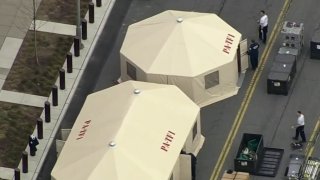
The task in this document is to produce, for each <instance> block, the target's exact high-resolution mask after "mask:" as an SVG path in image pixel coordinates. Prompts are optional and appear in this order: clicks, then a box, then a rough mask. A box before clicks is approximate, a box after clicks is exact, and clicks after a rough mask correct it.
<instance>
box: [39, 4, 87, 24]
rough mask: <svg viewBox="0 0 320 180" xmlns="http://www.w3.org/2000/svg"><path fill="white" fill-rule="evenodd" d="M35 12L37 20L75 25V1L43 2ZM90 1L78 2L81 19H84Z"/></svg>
mask: <svg viewBox="0 0 320 180" xmlns="http://www.w3.org/2000/svg"><path fill="white" fill-rule="evenodd" d="M42 2H44V3H41V4H40V6H39V8H38V10H37V19H39V20H44V21H52V22H59V23H64V24H73V25H76V17H77V11H76V10H77V1H76V0H45V1H42ZM89 2H91V0H80V7H81V11H80V12H81V17H82V18H84V16H85V14H86V12H87V9H88V3H89Z"/></svg>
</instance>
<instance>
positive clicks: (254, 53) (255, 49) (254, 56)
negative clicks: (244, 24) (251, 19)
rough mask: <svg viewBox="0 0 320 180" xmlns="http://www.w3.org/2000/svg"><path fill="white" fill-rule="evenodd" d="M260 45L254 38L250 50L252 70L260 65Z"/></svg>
mask: <svg viewBox="0 0 320 180" xmlns="http://www.w3.org/2000/svg"><path fill="white" fill-rule="evenodd" d="M259 47H260V45H259V44H258V43H256V41H255V40H254V39H252V40H251V44H250V47H249V50H248V55H249V56H250V63H251V67H252V70H256V68H257V67H258V58H259Z"/></svg>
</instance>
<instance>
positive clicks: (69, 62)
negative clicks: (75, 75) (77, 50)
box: [67, 52, 73, 73]
mask: <svg viewBox="0 0 320 180" xmlns="http://www.w3.org/2000/svg"><path fill="white" fill-rule="evenodd" d="M72 68H73V64H72V53H71V52H68V53H67V73H72Z"/></svg>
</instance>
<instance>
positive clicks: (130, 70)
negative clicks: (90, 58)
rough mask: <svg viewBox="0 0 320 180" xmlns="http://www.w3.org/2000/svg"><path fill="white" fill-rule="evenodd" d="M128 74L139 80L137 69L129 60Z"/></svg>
mask: <svg viewBox="0 0 320 180" xmlns="http://www.w3.org/2000/svg"><path fill="white" fill-rule="evenodd" d="M127 74H128V76H129V77H130V78H131V79H133V80H137V69H136V68H135V67H134V66H133V65H132V64H130V63H128V62H127Z"/></svg>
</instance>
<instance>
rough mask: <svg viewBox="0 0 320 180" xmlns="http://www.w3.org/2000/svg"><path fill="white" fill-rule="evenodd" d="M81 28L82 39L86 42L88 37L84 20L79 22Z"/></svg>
mask: <svg viewBox="0 0 320 180" xmlns="http://www.w3.org/2000/svg"><path fill="white" fill-rule="evenodd" d="M81 28H82V39H83V40H86V39H87V37H88V33H87V32H88V31H87V29H88V28H87V20H86V19H82V20H81Z"/></svg>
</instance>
